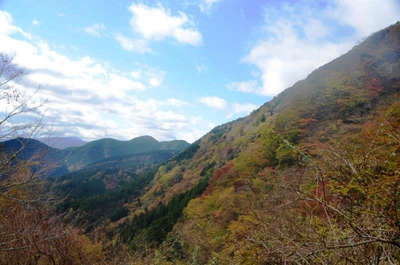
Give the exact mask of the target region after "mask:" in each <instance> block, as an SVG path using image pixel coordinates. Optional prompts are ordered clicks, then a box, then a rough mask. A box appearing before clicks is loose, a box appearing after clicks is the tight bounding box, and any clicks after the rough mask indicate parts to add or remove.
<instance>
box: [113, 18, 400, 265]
mask: <svg viewBox="0 0 400 265" xmlns="http://www.w3.org/2000/svg"><path fill="white" fill-rule="evenodd" d="M399 99H400V23H397V24H395V25H393V26H391V27H389V28H387V29H384V30H382V31H380V32H378V33H375V34H373V35H372V36H371V37H369V38H368V39H366V40H365V41H364V42H362V43H361V44H359V45H357V46H356V47H354V48H353V49H352V50H351V51H349V52H348V53H347V54H345V55H343V56H341V57H339V58H338V59H336V60H334V61H332V62H331V63H328V64H326V65H324V66H323V67H321V68H319V69H317V70H315V71H314V72H313V73H311V74H310V75H309V76H308V77H307V78H306V79H305V80H302V81H299V82H297V83H296V84H295V85H294V86H292V87H291V88H288V89H287V90H285V91H284V92H283V93H281V94H280V95H278V96H277V97H275V98H274V99H273V100H272V101H270V102H268V103H266V104H265V105H263V106H262V107H261V108H259V109H258V110H256V111H254V112H253V113H252V114H251V115H249V116H248V117H245V118H243V119H239V120H237V121H234V122H231V123H228V124H225V125H222V126H219V127H217V128H215V129H213V130H212V131H211V132H210V133H208V134H207V135H205V136H204V137H202V138H201V139H200V140H199V141H197V142H196V143H194V144H192V145H191V146H190V147H189V148H188V149H186V150H185V151H184V152H183V153H181V154H180V155H178V156H177V157H175V159H173V160H171V161H169V162H168V163H166V164H165V165H162V166H161V167H160V168H159V169H158V172H157V173H156V175H155V178H154V180H153V181H152V183H151V185H150V186H149V188H148V189H147V190H146V192H145V194H144V195H143V196H141V198H140V201H141V204H131V205H130V206H131V209H133V211H132V213H131V216H130V218H126V219H125V220H124V221H125V222H124V224H122V225H120V227H119V230H117V232H116V236H117V237H119V238H120V239H121V242H123V243H127V244H128V245H130V246H131V247H132V249H133V250H135V251H137V252H140V250H141V248H142V247H143V246H145V245H146V246H154V247H156V246H158V251H157V255H155V256H153V255H152V254H149V253H148V252H147V255H145V258H144V259H143V260H142V262H143V264H154V263H156V262H158V263H160V264H194V263H195V264H326V263H324V262H328V261H329V262H333V263H332V264H347V263H346V262H350V261H349V260H346V258H348V257H349V255H350V256H354V258H353V259H354V260H353V261H352V262H353V264H366V262H367V261H368V260H372V259H373V258H376V257H377V256H378V255H381V256H378V259H381V257H383V254H382V253H383V252H382V249H386V250H387V251H388V253H389V254H387V256H385V258H382V259H385V262H387V264H393V263H390V260H391V259H392V260H397V261H398V260H400V254H399V249H398V247H396V244H397V245H400V242H399V241H398V240H399V239H398V238H397V239H396V235H398V234H399V231H398V228H396V225H391V224H395V223H396V221H395V219H393V216H398V214H399V213H398V207H397V206H396V205H397V203H396V200H397V199H400V198H399V194H398V192H396V191H395V190H394V193H393V191H392V190H393V189H395V187H397V186H396V185H398V180H399V179H400V176H399V172H398V168H399V157H400V154H399V152H400V146H399V142H400V141H399V139H400V138H398V137H399V125H400V122H399V121H400V113H399V109H400V105H399ZM369 148H371V150H375V151H374V152H373V153H368V152H365V151H369V150H368V149H369ZM341 152H343V157H342V155H341ZM335 154H336V155H335ZM332 157H333V158H332ZM335 166H338V167H339V168H336V169H334V168H335ZM370 171H371V172H372V171H373V172H375V173H373V174H372V175H371V176H373V178H372V177H370V173H368V174H367V172H370ZM335 172H336V173H337V174H338V175H339V174H340V173H341V172H343V180H342V182H340V179H339V180H338V179H336V178H335ZM320 174H322V175H320ZM367 175H368V177H367ZM316 176H319V177H316ZM322 177H324V178H322ZM325 178H327V179H325ZM371 178H372V179H373V181H372V180H370V179H371ZM316 181H317V182H316ZM204 182H207V183H208V187H207V188H206V189H205V191H204V188H205V186H204V184H203V183H204ZM321 183H322V184H321ZM326 183H329V185H331V186H329V188H326V186H325V185H328V184H326ZM396 183H397V184H396ZM321 185H322V186H321ZM385 185H387V186H385ZM206 186H207V185H206ZM203 191H204V192H203ZM388 191H390V192H388ZM327 193H329V195H327ZM199 194H202V195H201V196H199ZM371 194H375V195H371ZM376 194H381V196H377V195H376ZM196 197H197V198H196ZM378 197H379V198H378ZM362 198H369V199H368V200H365V199H362ZM349 205H357V207H356V208H351V207H350V206H349ZM377 205H379V206H377ZM393 205H394V206H393ZM352 207H353V206H352ZM376 207H378V208H376ZM396 207H397V208H396ZM350 208H351V209H350ZM373 209H374V210H373ZM382 209H384V210H382ZM324 211H325V212H324ZM374 211H376V213H377V214H374ZM363 216H364V219H362V217H363ZM349 220H351V221H349ZM178 221H179V222H178ZM353 222H356V223H357V224H359V225H360V227H358V226H355V224H354V223H353ZM381 223H382V224H387V225H385V226H378V227H377V226H376V225H374V224H381ZM355 227H356V228H355ZM111 229H113V228H111ZM396 229H397V230H396ZM171 230H172V232H171V233H170V234H169V235H168V237H167V233H168V232H169V231H171ZM328 231H331V232H332V233H329V232H328ZM360 231H361V232H360ZM379 231H387V232H385V233H383V234H382V232H379ZM378 233H381V234H379V235H378ZM397 237H398V236H397ZM366 239H369V241H368V240H367V241H366ZM378 239H379V240H378ZM161 242H162V245H161V246H160V245H159V244H160V243H161ZM379 253H381V254H379ZM385 255H386V254H385ZM138 264H139V263H138ZM385 264H386V263H385Z"/></svg>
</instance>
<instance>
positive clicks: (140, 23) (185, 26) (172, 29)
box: [129, 4, 202, 45]
mask: <svg viewBox="0 0 400 265" xmlns="http://www.w3.org/2000/svg"><path fill="white" fill-rule="evenodd" d="M129 10H130V11H131V13H132V19H131V21H130V24H131V26H132V29H133V30H134V31H135V32H137V33H138V34H140V35H141V36H142V37H143V38H144V39H148V40H163V39H166V38H174V39H175V40H177V41H178V42H182V43H187V44H191V45H200V44H201V43H202V35H201V33H200V32H199V31H198V30H197V29H196V28H195V27H194V25H193V22H192V21H191V20H190V19H189V18H188V16H187V15H186V14H185V13H183V12H179V13H178V15H176V16H174V15H173V14H172V13H171V11H170V10H168V9H166V8H164V7H163V6H162V5H159V6H157V7H151V6H147V5H144V4H132V5H131V6H130V7H129Z"/></svg>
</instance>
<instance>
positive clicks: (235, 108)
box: [228, 103, 259, 118]
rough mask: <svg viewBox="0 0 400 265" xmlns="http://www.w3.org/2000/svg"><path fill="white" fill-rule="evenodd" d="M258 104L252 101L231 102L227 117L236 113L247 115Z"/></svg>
mask: <svg viewBox="0 0 400 265" xmlns="http://www.w3.org/2000/svg"><path fill="white" fill-rule="evenodd" d="M258 107H259V106H257V105H255V104H252V103H233V104H232V106H231V107H230V108H231V111H230V113H229V114H228V118H232V117H234V116H236V115H242V116H244V115H248V114H249V113H250V112H252V111H253V110H255V109H257V108H258Z"/></svg>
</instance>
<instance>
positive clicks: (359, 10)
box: [331, 0, 400, 37]
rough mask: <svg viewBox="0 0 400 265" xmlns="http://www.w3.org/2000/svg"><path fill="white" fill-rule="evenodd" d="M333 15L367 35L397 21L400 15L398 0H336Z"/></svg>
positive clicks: (360, 33)
mask: <svg viewBox="0 0 400 265" xmlns="http://www.w3.org/2000/svg"><path fill="white" fill-rule="evenodd" d="M334 2H335V6H334V7H333V9H332V10H331V15H332V16H333V17H334V18H336V19H337V20H338V21H340V22H341V23H342V24H343V25H348V26H351V27H353V28H354V29H355V30H356V31H357V32H358V33H359V35H360V36H362V37H365V36H367V35H369V34H371V33H373V32H375V31H378V30H381V29H382V28H384V27H386V26H388V25H390V24H393V23H395V22H396V21H398V20H399V17H400V2H399V1H398V0H368V1H367V0H351V1H349V0H334Z"/></svg>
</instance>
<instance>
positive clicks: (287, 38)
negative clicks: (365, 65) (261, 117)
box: [0, 0, 400, 142]
mask: <svg viewBox="0 0 400 265" xmlns="http://www.w3.org/2000/svg"><path fill="white" fill-rule="evenodd" d="M399 19H400V0H169V1H166V0H164V1H152V0H147V1H145V0H129V1H128V0H118V1H109V0H85V1H82V0H57V1H54V0H0V53H4V54H8V55H11V56H14V63H15V64H17V65H19V66H20V67H22V68H24V69H26V75H25V76H24V78H23V79H21V80H18V81H16V82H15V83H13V85H14V86H15V87H18V88H20V89H22V90H24V91H25V92H26V95H27V96H28V98H29V99H30V100H31V101H32V103H31V104H38V102H40V103H43V104H41V105H42V106H41V107H40V108H39V110H38V113H37V114H36V115H40V116H41V117H43V121H44V124H45V125H46V127H47V129H46V131H47V132H48V133H50V134H51V135H53V136H78V137H81V138H82V139H84V140H94V139H99V138H105V137H111V138H116V139H121V140H128V139H131V138H134V137H137V136H141V135H151V136H153V137H155V138H157V139H158V140H172V139H184V140H187V141H189V142H193V141H195V140H196V139H198V138H200V137H201V136H202V135H204V134H205V133H207V132H208V131H210V130H211V129H212V128H213V127H215V126H217V125H220V124H222V123H225V122H228V121H232V120H235V119H237V118H239V117H243V116H245V115H248V114H249V113H250V112H251V111H253V110H255V109H257V108H258V107H259V106H261V105H262V104H264V103H265V102H267V101H268V100H270V99H271V98H273V97H274V96H276V95H277V94H279V93H280V92H281V91H283V90H284V89H285V88H287V87H290V86H291V85H293V84H294V83H295V82H296V81H298V80H301V79H304V78H306V77H307V75H308V74H310V73H311V72H312V71H313V70H314V69H315V68H317V67H319V66H322V65H323V64H325V63H327V62H329V61H331V60H332V59H334V58H336V57H338V56H340V55H342V54H344V53H346V52H347V51H348V50H349V49H351V47H352V46H354V45H356V44H357V43H359V42H360V41H362V40H363V39H365V38H366V37H367V36H368V35H370V34H371V33H373V32H376V31H378V30H380V29H383V28H384V27H386V26H389V25H391V24H394V23H395V22H397V21H398V20H399ZM28 118H29V117H28V116H27V117H26V119H28Z"/></svg>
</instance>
